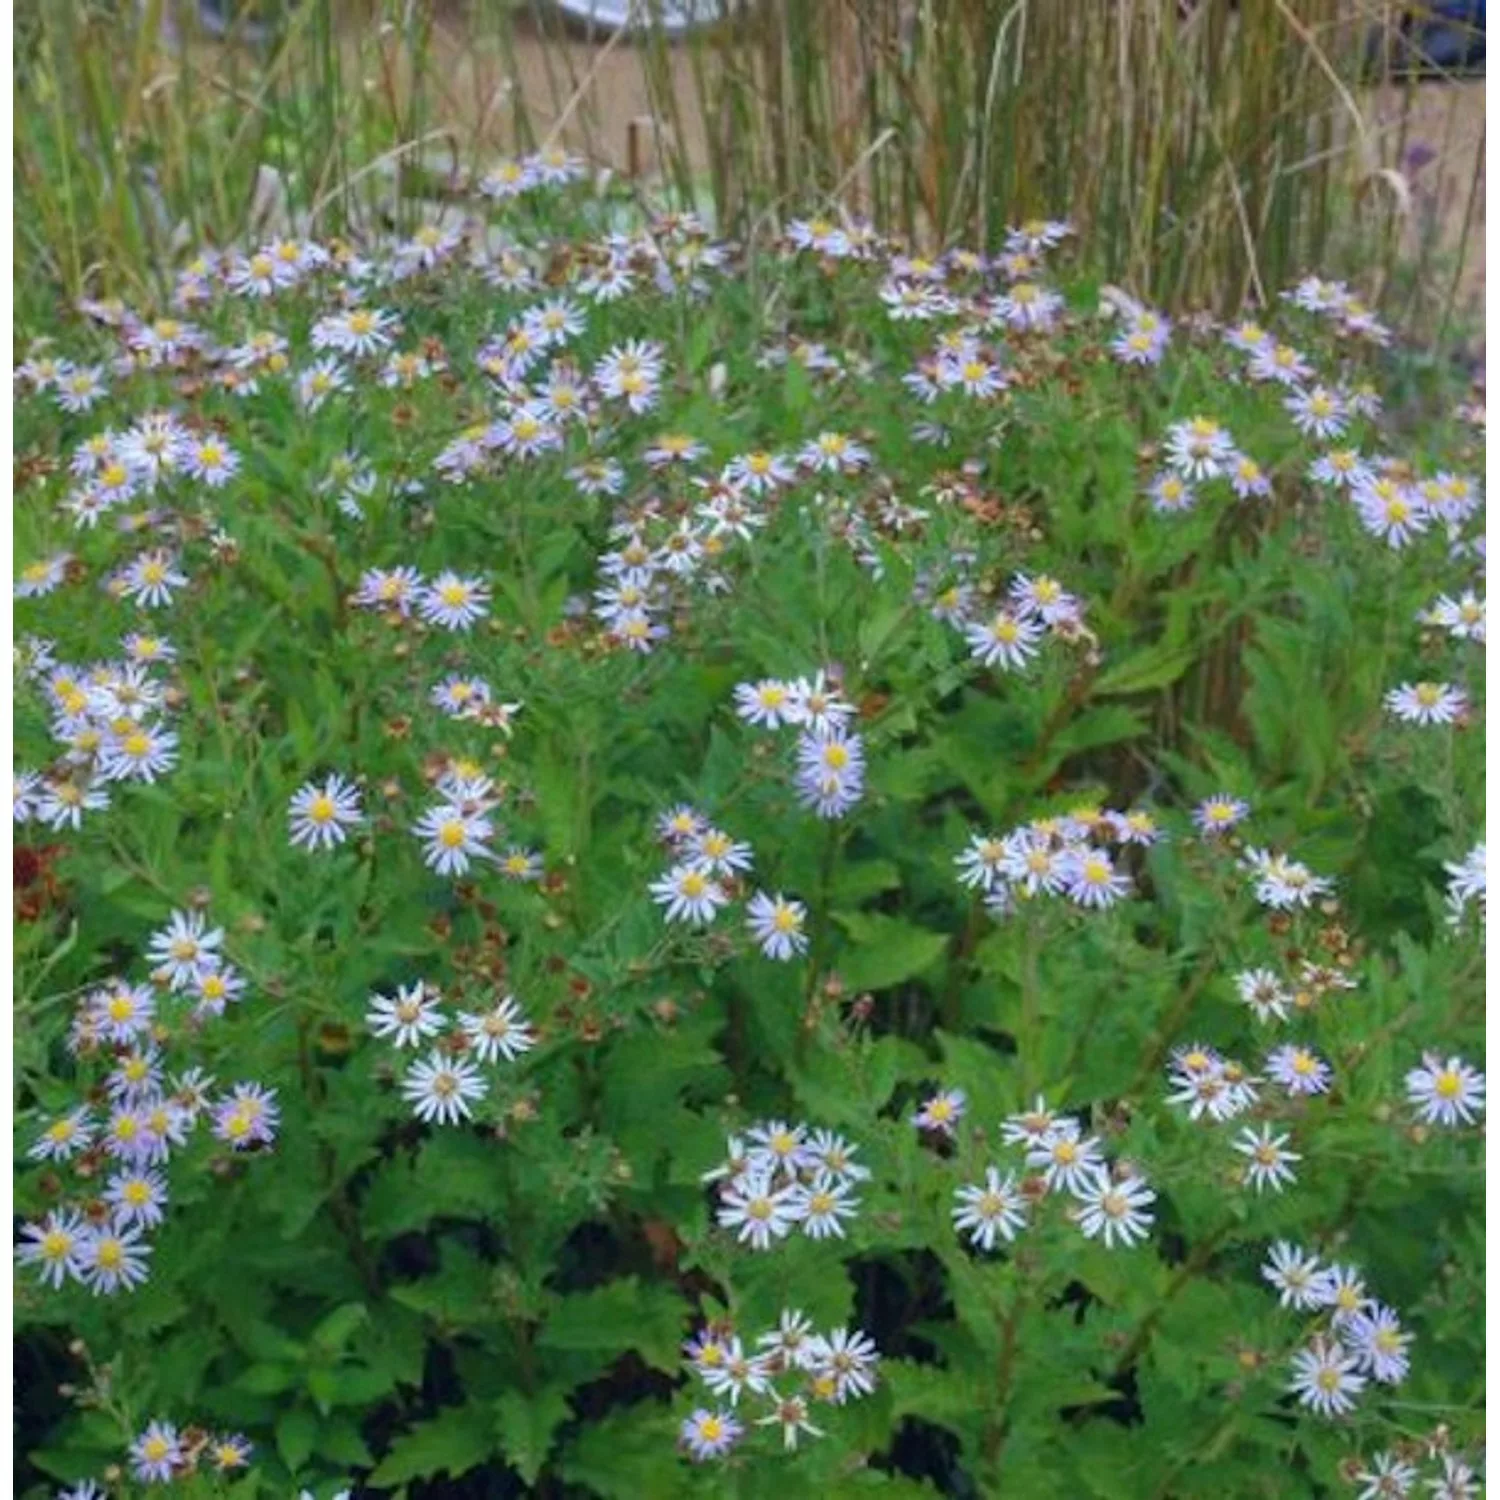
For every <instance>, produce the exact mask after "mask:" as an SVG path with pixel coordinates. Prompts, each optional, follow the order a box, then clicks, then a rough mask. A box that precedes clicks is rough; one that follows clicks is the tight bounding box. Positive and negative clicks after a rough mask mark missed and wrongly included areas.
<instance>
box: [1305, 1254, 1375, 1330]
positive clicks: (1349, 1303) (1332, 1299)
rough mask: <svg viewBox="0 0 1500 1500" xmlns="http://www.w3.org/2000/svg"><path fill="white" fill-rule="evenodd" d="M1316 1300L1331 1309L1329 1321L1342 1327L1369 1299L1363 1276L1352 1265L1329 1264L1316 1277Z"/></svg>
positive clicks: (1335, 1325)
mask: <svg viewBox="0 0 1500 1500" xmlns="http://www.w3.org/2000/svg"><path fill="white" fill-rule="evenodd" d="M1317 1290H1318V1301H1319V1304H1320V1305H1321V1306H1323V1307H1326V1308H1329V1309H1330V1310H1331V1317H1330V1318H1329V1321H1330V1322H1331V1323H1332V1324H1333V1326H1334V1327H1335V1328H1340V1327H1342V1326H1343V1325H1344V1324H1345V1323H1347V1322H1348V1321H1349V1319H1350V1318H1352V1317H1353V1316H1354V1315H1355V1314H1356V1313H1357V1312H1359V1310H1360V1309H1361V1308H1362V1307H1364V1305H1365V1304H1366V1303H1367V1302H1368V1301H1369V1300H1370V1292H1369V1288H1368V1287H1367V1286H1366V1285H1365V1279H1364V1277H1363V1276H1362V1275H1361V1274H1360V1273H1359V1271H1358V1270H1356V1269H1355V1267H1353V1266H1339V1265H1333V1266H1329V1267H1328V1269H1327V1270H1326V1271H1324V1272H1323V1274H1322V1276H1321V1277H1320V1278H1319V1279H1318V1287H1317Z"/></svg>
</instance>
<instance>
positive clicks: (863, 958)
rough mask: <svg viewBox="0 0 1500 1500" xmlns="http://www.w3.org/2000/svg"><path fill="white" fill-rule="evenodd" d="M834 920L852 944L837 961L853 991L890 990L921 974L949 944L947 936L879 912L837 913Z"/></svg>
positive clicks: (840, 972) (846, 982)
mask: <svg viewBox="0 0 1500 1500" xmlns="http://www.w3.org/2000/svg"><path fill="white" fill-rule="evenodd" d="M833 919H834V921H836V922H837V923H838V924H839V926H840V927H842V928H843V929H844V931H845V932H846V933H848V934H849V940H850V943H851V944H852V946H851V947H850V948H848V949H845V950H844V951H843V952H842V953H840V954H839V955H838V956H837V958H836V960H835V962H836V965H837V968H838V971H839V974H840V975H841V976H842V977H843V980H844V983H845V984H846V985H848V986H849V987H850V988H851V989H856V990H883V989H889V988H890V986H891V985H893V984H900V983H901V981H902V980H904V979H910V978H912V977H913V975H916V974H920V973H921V972H922V970H923V969H925V968H927V967H928V965H929V964H932V963H934V962H936V960H937V959H938V958H939V957H940V956H941V954H942V953H943V950H944V949H945V948H946V947H947V945H948V939H947V936H946V935H945V934H944V933H941V932H933V931H931V930H930V929H929V928H926V927H918V926H917V924H916V923H915V922H908V921H905V920H904V919H902V918H900V917H888V916H885V915H884V914H883V913H880V912H859V911H836V912H834V914H833Z"/></svg>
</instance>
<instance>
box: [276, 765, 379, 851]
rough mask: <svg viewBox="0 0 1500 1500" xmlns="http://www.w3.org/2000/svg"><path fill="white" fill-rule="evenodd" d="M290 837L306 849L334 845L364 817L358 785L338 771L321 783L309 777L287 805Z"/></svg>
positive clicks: (345, 836)
mask: <svg viewBox="0 0 1500 1500" xmlns="http://www.w3.org/2000/svg"><path fill="white" fill-rule="evenodd" d="M287 820H288V822H289V824H290V825H291V841H292V843H293V844H294V845H297V846H300V847H302V848H306V849H332V848H334V847H335V846H336V845H338V844H342V843H343V842H344V840H345V839H347V838H348V837H349V830H350V829H351V828H353V827H355V826H356V825H357V824H359V823H361V822H363V821H364V817H363V814H362V813H361V812H360V807H359V791H358V789H357V788H356V787H355V786H354V785H353V784H352V783H351V782H348V781H345V780H344V778H343V777H342V776H340V775H338V774H337V773H335V774H333V775H331V776H329V777H328V778H327V780H326V781H324V782H323V784H322V785H321V786H319V785H318V784H317V782H314V781H309V782H308V783H307V785H306V786H303V787H301V788H300V789H299V790H298V791H296V792H294V793H293V795H292V800H291V802H290V804H289V805H288V809H287Z"/></svg>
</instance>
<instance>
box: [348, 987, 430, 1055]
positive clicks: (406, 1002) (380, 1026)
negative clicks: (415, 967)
mask: <svg viewBox="0 0 1500 1500" xmlns="http://www.w3.org/2000/svg"><path fill="white" fill-rule="evenodd" d="M440 1001H441V997H440V996H439V995H438V993H437V992H436V991H435V990H433V989H430V988H429V987H428V986H427V985H425V984H423V982H422V981H421V980H420V979H419V980H418V981H417V982H416V983H415V984H412V985H398V986H397V987H396V993H395V995H394V996H391V995H371V996H370V1009H369V1010H368V1011H367V1012H366V1013H365V1022H366V1024H367V1025H368V1026H369V1028H370V1030H371V1031H372V1032H373V1033H374V1034H375V1035H376V1036H378V1037H380V1038H382V1039H383V1040H384V1039H389V1040H390V1042H391V1043H392V1044H393V1045H394V1046H397V1047H420V1046H421V1045H422V1042H423V1041H424V1040H425V1039H426V1038H427V1037H430V1036H435V1035H436V1034H437V1033H438V1032H440V1031H441V1030H442V1029H443V1027H444V1025H445V1024H446V1022H445V1020H444V1017H443V1013H442V1011H441V1010H440V1009H439V1005H440Z"/></svg>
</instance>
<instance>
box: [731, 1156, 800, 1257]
mask: <svg viewBox="0 0 1500 1500" xmlns="http://www.w3.org/2000/svg"><path fill="white" fill-rule="evenodd" d="M792 1196H793V1193H792V1188H791V1187H790V1186H787V1187H780V1188H777V1187H773V1186H772V1185H771V1179H770V1178H769V1177H768V1176H766V1175H765V1174H764V1173H755V1174H751V1175H747V1176H745V1177H742V1178H740V1179H738V1180H737V1181H735V1182H731V1183H730V1184H729V1186H728V1187H726V1188H725V1189H724V1191H723V1194H722V1197H721V1199H720V1206H719V1214H718V1218H719V1224H720V1226H721V1227H722V1228H724V1229H735V1230H738V1234H737V1235H736V1238H737V1239H738V1240H739V1241H740V1243H741V1244H748V1245H749V1246H750V1247H751V1248H752V1249H754V1250H769V1249H770V1247H771V1241H772V1240H773V1239H777V1240H779V1239H783V1238H785V1237H786V1236H787V1235H788V1234H790V1233H791V1231H792V1228H793V1226H794V1225H795V1224H796V1222H797V1220H796V1218H795V1216H794V1214H793V1212H792Z"/></svg>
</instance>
